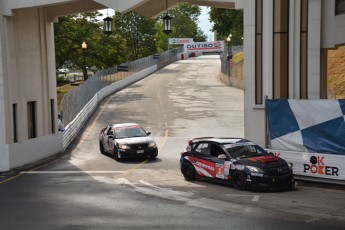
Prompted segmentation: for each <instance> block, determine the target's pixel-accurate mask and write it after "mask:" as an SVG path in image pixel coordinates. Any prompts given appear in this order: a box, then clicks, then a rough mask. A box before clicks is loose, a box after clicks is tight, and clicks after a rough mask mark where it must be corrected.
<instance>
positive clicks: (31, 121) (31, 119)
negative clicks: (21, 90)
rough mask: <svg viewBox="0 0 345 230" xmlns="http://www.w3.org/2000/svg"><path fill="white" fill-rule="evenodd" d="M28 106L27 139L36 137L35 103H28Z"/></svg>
mask: <svg viewBox="0 0 345 230" xmlns="http://www.w3.org/2000/svg"><path fill="white" fill-rule="evenodd" d="M27 106H28V139H31V138H35V137H37V131H36V102H35V101H30V102H28V104H27Z"/></svg>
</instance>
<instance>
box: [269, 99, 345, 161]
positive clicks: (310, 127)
mask: <svg viewBox="0 0 345 230" xmlns="http://www.w3.org/2000/svg"><path fill="white" fill-rule="evenodd" d="M266 114H267V120H268V131H269V137H270V141H271V148H272V149H279V150H289V151H298V152H314V153H326V154H327V153H328V154H338V155H345V100H295V99H279V100H270V99H267V100H266Z"/></svg>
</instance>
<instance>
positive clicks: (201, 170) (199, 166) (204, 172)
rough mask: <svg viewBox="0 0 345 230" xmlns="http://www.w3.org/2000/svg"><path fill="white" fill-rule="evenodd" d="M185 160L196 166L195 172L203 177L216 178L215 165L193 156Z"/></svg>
mask: <svg viewBox="0 0 345 230" xmlns="http://www.w3.org/2000/svg"><path fill="white" fill-rule="evenodd" d="M185 159H187V160H189V161H190V162H191V163H192V164H193V165H194V168H195V170H196V171H197V172H198V174H200V175H201V176H207V177H216V171H215V163H212V162H209V161H206V160H203V159H200V158H196V157H192V156H186V157H185Z"/></svg>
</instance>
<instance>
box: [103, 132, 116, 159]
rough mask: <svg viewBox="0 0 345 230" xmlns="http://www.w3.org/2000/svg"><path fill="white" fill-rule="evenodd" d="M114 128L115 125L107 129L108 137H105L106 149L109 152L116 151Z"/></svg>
mask: <svg viewBox="0 0 345 230" xmlns="http://www.w3.org/2000/svg"><path fill="white" fill-rule="evenodd" d="M114 135H115V134H114V130H113V127H109V129H108V130H107V133H106V135H105V136H106V137H105V140H104V142H105V145H106V147H105V148H106V150H107V152H108V153H113V151H114V138H115V137H114Z"/></svg>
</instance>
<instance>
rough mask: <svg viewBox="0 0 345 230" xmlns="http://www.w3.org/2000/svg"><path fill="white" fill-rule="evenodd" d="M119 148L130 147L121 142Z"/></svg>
mask: <svg viewBox="0 0 345 230" xmlns="http://www.w3.org/2000/svg"><path fill="white" fill-rule="evenodd" d="M119 149H130V147H129V146H128V145H127V144H119Z"/></svg>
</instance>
